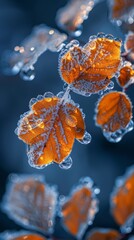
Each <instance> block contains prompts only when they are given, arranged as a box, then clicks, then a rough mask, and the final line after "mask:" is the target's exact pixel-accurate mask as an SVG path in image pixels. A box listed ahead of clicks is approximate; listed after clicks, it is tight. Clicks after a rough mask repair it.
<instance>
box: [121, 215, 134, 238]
mask: <svg viewBox="0 0 134 240" xmlns="http://www.w3.org/2000/svg"><path fill="white" fill-rule="evenodd" d="M133 227H134V214H132V215H131V216H130V217H129V218H128V220H127V221H126V222H125V224H124V225H123V226H121V232H122V233H125V234H126V233H130V232H131V231H132V230H133Z"/></svg>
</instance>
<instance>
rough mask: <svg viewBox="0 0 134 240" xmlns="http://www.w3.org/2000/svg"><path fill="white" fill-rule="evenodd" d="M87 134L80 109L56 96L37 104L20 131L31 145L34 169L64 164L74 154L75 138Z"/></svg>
mask: <svg viewBox="0 0 134 240" xmlns="http://www.w3.org/2000/svg"><path fill="white" fill-rule="evenodd" d="M84 132H85V124H84V119H83V116H82V113H81V111H80V110H79V108H77V107H76V106H75V105H74V103H73V102H72V101H69V100H67V101H66V102H64V101H63V100H62V99H60V98H58V97H55V96H54V97H52V98H49V97H47V98H43V99H42V100H38V101H37V102H36V103H34V104H33V105H32V107H31V110H30V111H29V112H28V113H27V114H26V115H25V116H24V117H23V118H22V119H21V120H20V122H19V127H18V129H17V135H18V137H19V138H20V139H22V140H23V141H24V142H25V143H27V144H28V145H29V152H28V157H29V162H30V164H31V165H32V166H44V165H47V164H50V163H52V162H56V163H58V164H59V163H61V162H62V161H63V160H64V159H65V158H67V157H68V155H69V154H70V152H71V150H72V147H73V144H74V140H75V138H76V139H82V138H83V136H84Z"/></svg>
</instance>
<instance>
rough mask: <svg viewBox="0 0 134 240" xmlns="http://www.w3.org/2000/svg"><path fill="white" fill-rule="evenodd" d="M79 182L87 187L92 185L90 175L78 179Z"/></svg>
mask: <svg viewBox="0 0 134 240" xmlns="http://www.w3.org/2000/svg"><path fill="white" fill-rule="evenodd" d="M79 182H80V184H82V185H87V186H88V187H89V188H92V187H93V180H92V179H91V178H90V177H83V178H81V179H80V180H79Z"/></svg>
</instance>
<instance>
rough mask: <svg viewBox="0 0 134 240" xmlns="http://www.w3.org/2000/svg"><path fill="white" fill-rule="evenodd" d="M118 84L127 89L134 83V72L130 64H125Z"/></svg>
mask: <svg viewBox="0 0 134 240" xmlns="http://www.w3.org/2000/svg"><path fill="white" fill-rule="evenodd" d="M117 82H118V84H119V85H120V86H121V87H122V88H127V87H128V86H129V85H131V84H133V83H134V70H133V68H132V65H131V63H130V62H125V63H124V65H123V66H122V67H121V69H120V71H119V76H118V77H117Z"/></svg>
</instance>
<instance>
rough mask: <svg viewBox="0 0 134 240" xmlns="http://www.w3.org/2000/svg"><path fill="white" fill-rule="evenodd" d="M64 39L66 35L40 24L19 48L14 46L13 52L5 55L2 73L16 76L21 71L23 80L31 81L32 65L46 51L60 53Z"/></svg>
mask: <svg viewBox="0 0 134 240" xmlns="http://www.w3.org/2000/svg"><path fill="white" fill-rule="evenodd" d="M66 39H67V35H66V34H61V33H60V32H58V31H57V30H55V29H52V28H50V27H48V26H46V25H43V24H42V25H39V26H37V27H35V28H34V29H33V31H32V33H31V35H30V36H29V37H27V38H26V39H25V40H24V41H23V42H22V43H21V44H20V46H16V47H15V48H14V51H13V52H9V53H7V54H6V56H5V62H7V66H5V69H4V72H5V73H6V72H7V74H11V73H12V74H17V73H18V72H20V71H21V74H20V75H21V77H22V78H23V79H24V80H33V79H34V67H33V65H34V64H35V63H36V62H37V60H38V58H39V57H40V55H41V54H43V53H44V52H45V51H46V50H50V51H52V52H57V51H60V50H61V48H62V46H63V45H62V44H63V42H64V41H65V40H66ZM6 68H7V69H6Z"/></svg>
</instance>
